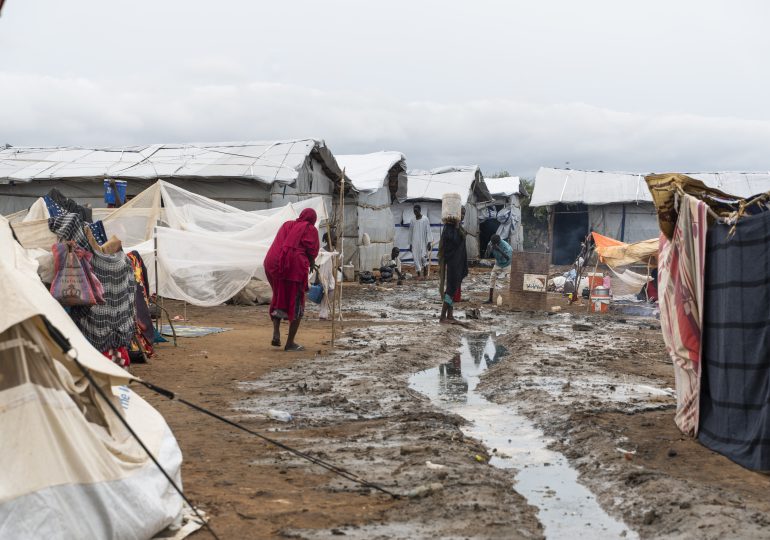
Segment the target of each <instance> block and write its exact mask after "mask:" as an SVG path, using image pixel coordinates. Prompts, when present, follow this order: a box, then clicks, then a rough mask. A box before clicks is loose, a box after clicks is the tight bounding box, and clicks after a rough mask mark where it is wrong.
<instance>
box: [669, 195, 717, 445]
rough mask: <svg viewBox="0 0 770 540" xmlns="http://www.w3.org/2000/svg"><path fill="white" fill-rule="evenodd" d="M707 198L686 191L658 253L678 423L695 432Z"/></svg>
mask: <svg viewBox="0 0 770 540" xmlns="http://www.w3.org/2000/svg"><path fill="white" fill-rule="evenodd" d="M706 230H707V221H706V204H705V203H703V202H701V201H699V200H698V199H696V198H694V197H691V196H689V195H685V196H684V197H683V198H682V203H681V206H680V208H679V217H678V219H677V220H676V225H675V227H674V232H673V237H672V239H671V240H668V239H667V238H666V237H665V235H661V237H660V254H659V256H658V276H659V291H660V296H659V301H660V326H661V330H662V332H663V340H664V341H665V342H666V350H667V351H668V354H669V356H670V357H671V360H672V362H673V363H674V376H675V378H676V401H677V405H676V415H675V416H674V421H675V422H676V425H677V426H679V429H680V430H681V431H682V432H683V433H685V434H687V435H690V436H695V435H697V433H698V422H699V411H700V381H701V333H702V328H703V279H704V266H705V260H706Z"/></svg>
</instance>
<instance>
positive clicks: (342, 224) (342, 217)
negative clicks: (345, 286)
mask: <svg viewBox="0 0 770 540" xmlns="http://www.w3.org/2000/svg"><path fill="white" fill-rule="evenodd" d="M344 236H345V168H344V167H343V169H342V177H341V178H340V230H339V233H338V234H337V238H339V244H338V245H339V248H340V264H341V265H344V264H345V259H344V254H345V249H344V246H343V245H342V241H343V238H344ZM342 281H345V280H344V279H343V280H342ZM342 281H341V282H340V287H339V289H340V292H339V298H338V302H339V308H340V310H339V316H340V321H341V320H342ZM334 292H335V293H336V292H337V290H336V289H335V291H334Z"/></svg>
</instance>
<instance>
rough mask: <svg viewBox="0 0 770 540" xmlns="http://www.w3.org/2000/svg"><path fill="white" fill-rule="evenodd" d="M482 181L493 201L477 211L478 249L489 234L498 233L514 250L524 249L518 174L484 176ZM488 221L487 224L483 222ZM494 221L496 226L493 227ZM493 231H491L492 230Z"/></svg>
mask: <svg viewBox="0 0 770 540" xmlns="http://www.w3.org/2000/svg"><path fill="white" fill-rule="evenodd" d="M484 182H485V183H486V185H487V188H488V189H489V193H490V194H491V195H492V198H493V199H494V201H493V202H492V203H490V204H489V205H487V206H486V207H485V208H484V209H482V210H481V211H480V212H479V219H480V221H481V235H480V238H481V242H480V246H479V247H480V249H481V250H482V251H483V250H484V249H485V248H486V243H487V242H488V240H489V238H490V234H489V233H492V234H499V235H500V236H501V237H502V238H503V239H504V240H506V241H507V242H508V243H509V244H510V245H511V247H512V248H513V250H514V251H521V250H523V249H524V229H523V228H522V226H521V195H523V194H525V193H524V192H523V191H522V187H521V179H520V178H519V177H518V176H503V177H500V178H485V179H484ZM488 221H489V225H486V224H485V223H486V222H488ZM495 223H497V224H498V225H497V228H496V229H495ZM493 229H495V230H494V232H492V230H493Z"/></svg>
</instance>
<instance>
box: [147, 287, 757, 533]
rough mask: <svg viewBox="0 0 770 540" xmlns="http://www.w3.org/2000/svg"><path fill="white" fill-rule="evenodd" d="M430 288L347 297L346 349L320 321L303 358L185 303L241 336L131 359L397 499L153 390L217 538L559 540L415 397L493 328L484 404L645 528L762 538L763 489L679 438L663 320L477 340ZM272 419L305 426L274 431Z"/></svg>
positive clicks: (187, 343) (538, 323)
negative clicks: (417, 385)
mask: <svg viewBox="0 0 770 540" xmlns="http://www.w3.org/2000/svg"><path fill="white" fill-rule="evenodd" d="M466 283H467V285H466V284H464V287H465V288H466V292H467V293H468V295H470V296H471V298H472V299H473V300H471V301H470V302H465V303H463V304H460V305H459V306H458V307H457V310H456V313H457V314H459V315H460V316H462V314H463V313H464V310H465V309H470V308H479V307H480V304H479V302H478V301H479V300H483V299H484V298H483V297H484V294H485V291H486V284H485V283H484V280H483V277H481V276H473V275H472V276H471V277H470V279H469V280H467V281H466ZM435 288H436V285H435V282H434V281H428V282H426V283H420V284H417V283H414V282H407V284H406V285H404V286H402V287H397V286H386V287H380V288H376V287H359V286H357V285H354V286H346V288H345V290H344V293H343V295H344V297H343V298H344V302H345V312H344V314H345V318H346V321H345V323H344V331H343V333H342V335H341V337H340V338H339V339H338V341H337V343H336V347H335V349H334V350H331V348H330V343H329V337H330V333H329V330H330V323H329V322H326V321H318V320H315V319H316V318H317V317H315V316H314V313H313V312H312V311H311V312H310V313H308V320H307V321H306V322H305V323H303V326H302V328H301V329H300V333H299V335H298V341H299V342H300V343H302V344H303V345H305V346H306V348H307V350H306V351H305V352H303V353H284V352H283V351H282V350H279V349H276V348H272V347H270V345H269V340H270V334H271V328H270V327H269V325H268V324H267V323H268V321H267V314H266V313H267V310H266V308H265V307H264V306H260V307H257V308H253V307H250V308H246V307H236V306H221V307H217V308H206V309H202V308H191V307H189V306H188V308H187V317H188V319H189V320H188V321H187V322H188V323H189V324H194V325H201V326H223V327H228V328H232V329H233V330H231V331H228V332H223V333H220V334H215V335H209V336H205V337H200V338H187V339H184V338H181V339H180V341H179V346H178V347H176V348H174V347H173V346H172V345H171V344H168V345H164V346H162V347H161V348H160V350H159V354H158V356H157V358H156V359H154V360H153V361H152V362H151V363H150V364H148V365H139V366H135V368H134V372H135V373H136V374H137V375H139V376H141V377H143V378H145V379H147V380H148V381H150V382H154V383H156V384H158V385H160V386H163V387H166V388H169V389H171V390H174V391H176V392H178V393H179V394H180V395H181V396H183V397H185V398H187V399H188V400H190V401H193V402H195V403H199V404H200V405H203V406H204V407H207V408H210V409H212V410H214V411H216V412H220V413H223V414H224V416H226V417H228V418H230V419H233V420H236V421H239V422H242V423H243V424H244V425H246V426H248V427H249V428H251V429H254V430H257V431H260V432H261V433H264V434H265V435H268V436H270V437H273V438H275V439H276V440H279V441H281V442H282V443H285V444H287V445H289V446H292V447H294V448H297V449H298V450H301V451H304V452H307V453H309V454H311V455H314V456H317V457H320V458H322V459H324V460H326V461H329V462H332V463H334V464H335V465H338V466H340V467H344V468H346V469H347V470H349V471H351V472H353V473H355V474H357V475H360V476H361V477H363V478H365V479H366V480H368V481H370V482H373V483H376V484H379V485H381V486H383V487H385V488H386V489H388V490H390V491H393V492H395V493H398V494H400V495H402V497H401V498H400V499H398V500H394V499H392V498H390V497H388V496H386V495H383V494H379V493H377V492H374V491H372V490H370V489H367V488H362V487H361V486H359V485H357V484H354V483H351V482H350V481H348V480H345V479H342V478H340V477H337V476H335V475H332V474H331V473H328V472H327V471H325V470H324V469H321V468H319V467H317V466H315V465H312V464H310V463H307V462H305V461H303V460H301V459H299V458H297V457H295V456H293V455H291V454H289V453H288V452H286V451H283V450H280V449H278V448H276V447H274V446H271V445H268V444H266V443H264V442H262V441H260V440H258V439H256V438H255V437H252V436H249V435H247V434H245V433H242V432H238V431H234V430H233V429H232V428H230V427H228V426H226V425H224V424H222V423H218V422H216V421H214V420H213V419H210V418H207V417H205V416H201V415H200V413H196V412H194V411H191V410H190V409H187V408H184V407H183V406H181V405H180V404H178V403H171V402H168V401H167V400H165V399H163V398H160V397H158V396H153V395H149V393H148V392H147V391H145V390H143V389H140V390H138V391H140V392H141V393H142V394H143V395H144V396H145V397H147V398H148V399H149V400H150V401H151V403H153V404H154V405H155V406H157V407H158V408H159V410H160V411H161V413H162V414H164V416H165V417H166V420H167V421H168V422H169V424H170V426H171V428H172V430H173V431H174V433H175V435H176V437H177V438H178V440H179V442H180V445H181V447H182V451H183V454H184V458H185V462H184V466H183V471H182V473H183V481H184V488H185V491H186V493H187V494H188V496H189V497H190V498H191V499H192V500H193V501H194V503H195V504H196V505H199V506H200V507H201V508H202V509H203V510H205V511H206V512H207V513H208V514H209V515H210V516H211V518H212V521H211V524H212V526H213V528H214V529H215V530H216V531H217V532H218V533H219V535H220V536H221V537H222V538H331V537H348V538H383V539H384V538H500V539H502V538H542V537H544V536H546V533H547V532H548V531H547V529H544V527H543V525H542V523H541V519H540V518H539V516H540V515H541V514H540V513H539V511H538V509H537V508H536V507H535V506H533V505H531V504H529V503H528V501H527V499H525V498H524V497H523V496H522V495H520V494H519V493H518V492H517V491H516V487H515V486H516V474H517V470H516V467H517V466H516V464H515V463H513V464H512V466H513V468H510V469H503V468H498V467H495V466H492V465H491V464H489V463H488V461H489V459H490V456H492V455H494V453H493V452H492V450H493V449H491V448H486V447H484V446H483V445H482V444H481V443H480V442H479V441H477V440H475V439H473V438H470V437H468V436H466V435H464V431H465V432H467V430H468V423H467V422H466V421H465V420H464V419H463V418H461V417H460V416H458V415H456V414H453V413H451V412H449V411H446V410H443V409H441V408H439V407H437V406H436V405H435V404H434V403H433V402H432V401H431V400H430V399H428V398H427V397H426V396H424V395H422V394H420V393H418V392H416V391H414V390H412V389H410V387H409V377H410V376H411V375H413V374H414V373H416V372H419V371H421V370H425V369H428V368H435V367H437V366H438V365H439V364H443V363H446V362H447V361H449V360H450V359H451V358H452V357H453V355H454V354H455V352H456V351H457V350H458V347H459V345H460V339H461V337H462V336H463V335H465V334H483V333H488V332H492V331H493V330H497V331H498V332H503V334H502V335H500V336H499V337H497V338H496V340H497V343H498V344H500V345H503V346H504V347H505V348H506V349H507V350H508V355H507V356H505V357H503V358H502V359H501V360H500V361H499V362H497V363H496V364H495V365H494V366H492V367H490V369H489V370H488V371H486V372H485V373H483V374H482V375H481V379H480V380H481V382H480V384H479V386H478V391H479V392H481V393H482V394H483V395H484V396H485V397H486V398H487V399H489V400H490V401H492V402H495V403H505V404H509V405H511V406H512V407H515V408H516V410H517V412H519V413H520V414H522V415H524V416H526V417H528V418H531V419H532V420H533V421H534V422H535V423H536V424H537V425H539V426H540V428H541V429H542V430H543V431H544V432H545V433H546V435H547V436H548V437H549V438H550V439H552V443H551V448H552V449H553V450H556V451H558V452H561V453H562V454H564V455H566V456H567V458H569V461H570V462H571V463H572V464H573V465H574V466H575V467H576V468H577V469H578V471H579V473H580V481H581V482H583V483H584V484H585V485H586V486H587V487H588V488H590V489H591V491H593V493H594V494H596V495H597V498H598V501H599V502H600V503H601V505H602V507H603V508H604V510H605V511H607V512H608V513H609V514H610V515H612V516H613V517H615V518H618V519H620V520H622V521H624V522H625V524H626V525H628V526H629V532H630V533H631V535H633V534H634V531H635V532H636V533H638V534H639V535H640V536H641V537H657V536H664V537H672V538H679V537H681V538H696V537H697V538H710V537H714V538H716V537H724V536H734V537H754V536H756V537H760V536H762V535H763V534H766V533H765V531H764V530H763V529H762V527H763V526H766V523H765V522H764V521H763V519H765V518H764V517H760V516H765V515H768V513H767V510H768V508H767V506H770V504H769V503H767V502H765V500H766V499H767V497H766V493H767V490H768V488H769V487H770V483H769V482H768V480H767V478H766V477H764V476H761V475H757V474H754V473H750V472H748V471H745V470H743V469H741V468H740V467H738V466H737V465H734V464H732V463H730V462H729V461H728V460H726V459H725V458H722V457H721V456H716V455H713V454H712V453H711V452H710V451H708V450H706V449H704V448H702V447H700V446H699V445H698V444H697V442H693V441H690V440H682V438H681V437H680V436H679V433H678V431H676V428H675V427H674V426H673V421H672V414H673V411H672V406H673V399H672V398H671V397H670V395H669V394H667V393H666V388H668V387H672V386H673V380H671V379H672V378H671V376H670V375H671V374H670V366H668V365H667V364H666V363H665V355H664V353H663V349H662V340H661V338H660V333H659V330H657V331H656V330H655V329H654V328H655V323H654V322H650V321H646V320H645V321H642V322H633V321H632V320H631V319H628V321H627V322H620V321H617V320H615V322H613V323H612V324H611V325H607V324H605V322H606V320H607V319H597V318H595V317H586V316H583V315H575V314H570V313H559V314H555V315H552V316H547V315H545V314H543V315H542V316H541V315H537V316H535V315H532V314H526V313H513V312H510V311H509V310H507V309H505V308H502V309H499V308H496V307H493V308H486V307H485V306H481V307H480V311H481V318H480V319H478V320H469V321H466V322H467V323H468V326H469V329H465V328H459V327H453V326H450V327H447V326H444V325H439V324H438V321H437V315H438V311H439V309H440V305H439V304H438V302H437V300H436V297H437V294H436V293H435V291H434V289H435ZM167 307H171V313H172V315H175V314H180V315H181V314H182V313H183V308H182V306H181V305H179V304H176V303H167ZM311 309H312V308H311ZM602 321H605V322H602ZM575 325H585V326H587V327H589V328H588V329H585V328H584V329H579V326H575ZM640 327H641V328H640ZM576 328H578V329H576ZM284 331H285V329H284ZM576 335H577V338H575V336H576ZM611 387H612V389H611ZM613 396H614V397H613ZM271 409H276V410H280V411H288V412H289V413H290V414H291V415H292V417H293V418H292V420H291V421H290V422H280V421H277V420H274V419H272V418H270V417H269V415H268V411H269V410H271ZM618 448H620V449H621V450H623V451H624V453H621V452H620V451H619V450H618ZM669 450H673V451H674V452H676V455H675V456H673V457H669V454H671V452H670V451H669ZM634 451H635V453H632V452H634ZM206 534H207V533H206V532H205V531H200V532H198V533H196V535H195V537H196V538H204V537H206ZM549 536H553V535H549Z"/></svg>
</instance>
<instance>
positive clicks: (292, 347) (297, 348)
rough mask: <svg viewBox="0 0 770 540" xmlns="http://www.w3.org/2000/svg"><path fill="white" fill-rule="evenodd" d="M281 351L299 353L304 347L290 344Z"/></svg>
mask: <svg viewBox="0 0 770 540" xmlns="http://www.w3.org/2000/svg"><path fill="white" fill-rule="evenodd" d="M283 350H284V351H287V352H299V351H304V350H305V347H303V346H302V345H299V344H297V343H292V344H291V345H288V344H287V345H286V347H284V348H283Z"/></svg>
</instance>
